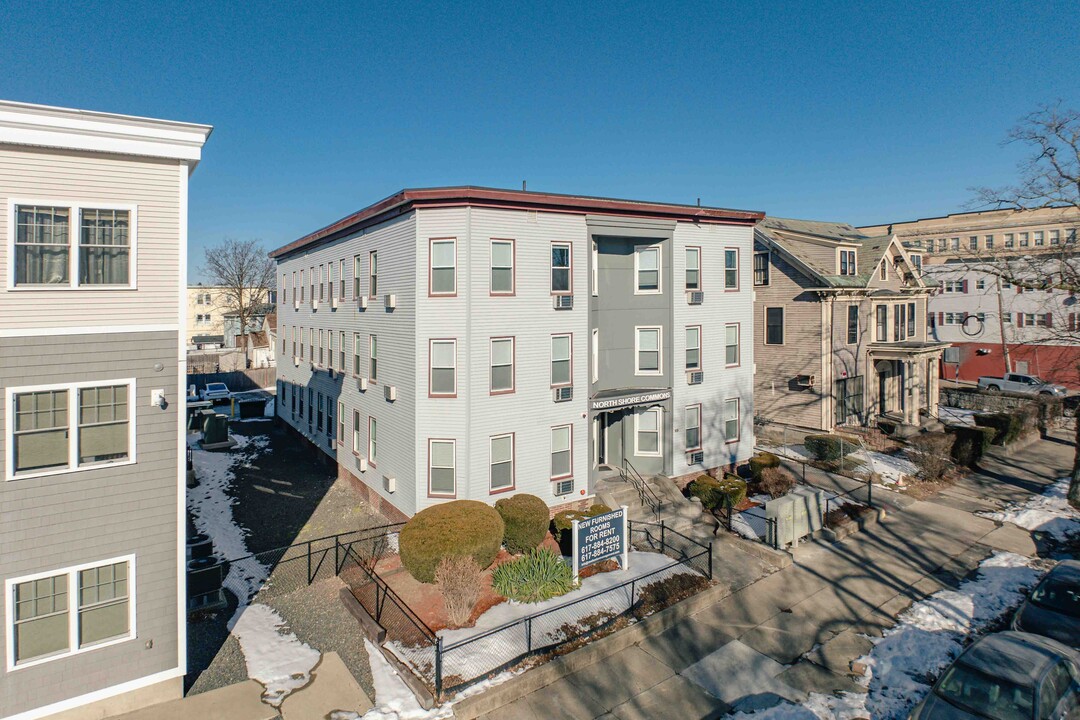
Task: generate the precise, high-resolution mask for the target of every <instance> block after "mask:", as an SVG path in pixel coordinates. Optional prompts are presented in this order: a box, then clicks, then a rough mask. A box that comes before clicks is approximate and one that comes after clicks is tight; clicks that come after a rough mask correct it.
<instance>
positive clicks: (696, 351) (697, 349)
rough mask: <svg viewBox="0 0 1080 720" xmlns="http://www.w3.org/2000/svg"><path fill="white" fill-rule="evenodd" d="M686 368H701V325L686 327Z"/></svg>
mask: <svg viewBox="0 0 1080 720" xmlns="http://www.w3.org/2000/svg"><path fill="white" fill-rule="evenodd" d="M686 369H687V370H700V369H701V326H700V325H691V326H690V327H688V328H686Z"/></svg>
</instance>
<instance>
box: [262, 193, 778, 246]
mask: <svg viewBox="0 0 1080 720" xmlns="http://www.w3.org/2000/svg"><path fill="white" fill-rule="evenodd" d="M464 205H472V206H478V207H497V208H505V209H515V210H538V211H542V212H564V213H576V214H585V213H590V212H595V213H601V214H605V215H618V216H622V217H646V218H662V219H669V220H683V221H693V222H704V223H722V224H728V225H754V224H756V223H758V222H759V221H760V220H761V219H762V218H764V217H765V213H763V212H757V211H752V210H729V209H725V208H715V207H700V206H697V205H676V204H671V203H656V202H639V201H636V200H617V199H614V198H599V197H588V196H583V195H558V194H555V193H538V192H527V191H524V190H499V189H495V188H481V187H473V186H468V185H467V186H462V187H446V188H420V189H414V190H402V191H401V192H398V193H395V194H394V195H391V196H390V197H388V198H385V199H384V200H380V201H379V202H377V203H375V204H373V205H369V206H368V207H366V208H364V209H363V210H359V211H357V212H355V213H353V214H352V215H348V216H347V217H344V218H342V219H341V220H338V221H337V222H335V223H333V224H332V225H327V226H326V227H324V228H322V229H321V230H316V231H315V232H313V233H310V234H308V235H305V236H304V237H302V238H300V239H299V240H294V241H293V242H291V243H289V244H288V245H284V246H282V247H280V248H278V249H277V250H274V251H273V252H271V253H270V257H273V258H278V257H282V256H284V255H288V254H290V253H293V252H296V251H298V250H301V249H303V248H306V247H308V246H310V245H314V244H316V243H318V242H320V241H322V240H326V239H327V238H331V237H332V236H337V235H339V234H343V233H345V232H347V231H352V230H357V229H360V228H362V227H367V226H370V225H374V224H377V223H380V222H383V221H385V220H387V219H389V217H391V216H394V215H401V214H403V213H406V212H408V211H410V210H412V209H413V208H416V207H457V206H464Z"/></svg>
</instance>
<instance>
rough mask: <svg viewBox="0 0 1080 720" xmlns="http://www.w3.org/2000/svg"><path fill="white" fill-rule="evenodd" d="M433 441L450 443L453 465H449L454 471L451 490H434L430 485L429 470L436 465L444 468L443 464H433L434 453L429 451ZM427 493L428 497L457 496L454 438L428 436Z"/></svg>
mask: <svg viewBox="0 0 1080 720" xmlns="http://www.w3.org/2000/svg"><path fill="white" fill-rule="evenodd" d="M434 443H450V447H451V455H452V457H453V461H452V462H453V465H451V466H450V469H451V470H453V471H454V489H453V490H451V491H450V492H436V491H435V490H434V489H433V488H432V487H431V475H432V472H431V471H432V470H434V469H435V468H436V467H438V468H440V469H443V470H445V469H446V466H445V465H435V463H434V455H433V454H432V452H431V446H432V445H433V444H434ZM427 495H428V497H436V498H452V497H457V440H455V439H453V438H428V476H427Z"/></svg>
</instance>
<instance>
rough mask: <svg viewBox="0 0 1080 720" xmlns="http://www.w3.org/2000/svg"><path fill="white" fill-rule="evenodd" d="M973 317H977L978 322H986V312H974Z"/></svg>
mask: <svg viewBox="0 0 1080 720" xmlns="http://www.w3.org/2000/svg"><path fill="white" fill-rule="evenodd" d="M975 317H976V318H978V320H979V322H980V323H984V322H986V313H981V312H980V313H975Z"/></svg>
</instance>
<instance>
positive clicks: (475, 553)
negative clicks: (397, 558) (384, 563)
mask: <svg viewBox="0 0 1080 720" xmlns="http://www.w3.org/2000/svg"><path fill="white" fill-rule="evenodd" d="M504 528H505V523H503V519H502V517H500V516H499V513H498V512H497V511H496V510H495V508H493V507H491V506H490V505H487V504H485V503H482V502H479V501H477V500H453V501H451V502H448V503H442V504H440V505H433V506H431V507H429V508H427V509H426V510H421V511H420V512H418V513H416V515H414V516H413V517H412V519H411V520H409V522H407V523H405V527H403V528H401V535H400V536H399V537H398V547H399V553H400V554H401V564H402V565H403V566H404V567H405V569H406V570H408V571H409V574H410V575H412V576H413V577H414V578H416V579H417V580H419V581H420V582H422V583H432V582H435V569H436V568H437V567H438V566H439V561H440V560H442V559H443V558H444V557H449V556H452V555H458V556H461V555H468V556H469V557H471V558H472V559H473V560H475V561H476V564H477V565H479V566H480V569H481V570H483V569H484V568H486V567H488V566H490V565H491V563H492V562H493V561H494V560H495V556H496V555H498V554H499V548H500V547H502V539H503V530H504Z"/></svg>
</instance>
